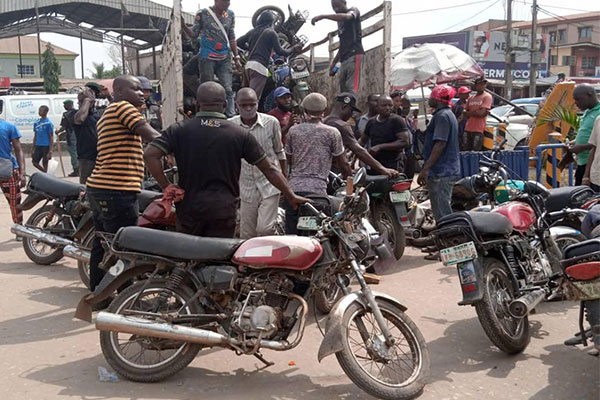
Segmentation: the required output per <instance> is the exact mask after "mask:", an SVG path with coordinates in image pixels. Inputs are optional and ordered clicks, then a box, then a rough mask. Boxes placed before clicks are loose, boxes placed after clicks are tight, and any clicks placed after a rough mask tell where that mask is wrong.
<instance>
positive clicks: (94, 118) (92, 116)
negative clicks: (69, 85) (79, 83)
mask: <svg viewBox="0 0 600 400" xmlns="http://www.w3.org/2000/svg"><path fill="white" fill-rule="evenodd" d="M77 102H78V103H79V110H78V111H77V112H76V113H75V116H74V117H73V131H74V132H75V137H76V141H77V159H78V162H79V183H81V184H82V185H85V184H86V182H87V180H88V178H89V176H90V175H91V174H92V172H93V171H94V166H95V165H96V155H97V154H98V150H97V149H96V143H97V142H98V131H97V128H96V124H97V122H98V119H99V116H98V113H97V112H96V109H95V104H96V96H95V94H94V92H93V91H92V90H91V89H89V88H85V89H84V90H83V91H82V92H81V93H79V94H78V95H77Z"/></svg>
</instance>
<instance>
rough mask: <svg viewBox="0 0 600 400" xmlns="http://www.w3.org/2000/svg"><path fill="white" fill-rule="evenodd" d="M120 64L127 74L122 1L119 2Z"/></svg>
mask: <svg viewBox="0 0 600 400" xmlns="http://www.w3.org/2000/svg"><path fill="white" fill-rule="evenodd" d="M121 65H122V69H123V75H125V74H127V71H126V70H125V44H124V43H123V3H121Z"/></svg>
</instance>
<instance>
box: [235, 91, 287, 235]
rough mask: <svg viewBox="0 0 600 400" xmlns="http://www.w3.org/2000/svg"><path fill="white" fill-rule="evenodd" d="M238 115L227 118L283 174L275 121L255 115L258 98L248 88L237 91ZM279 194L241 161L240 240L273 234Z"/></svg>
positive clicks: (277, 190) (282, 160)
mask: <svg viewBox="0 0 600 400" xmlns="http://www.w3.org/2000/svg"><path fill="white" fill-rule="evenodd" d="M236 103H237V106H238V110H239V111H240V115H238V116H235V117H233V118H231V119H230V121H231V122H233V123H234V124H236V125H239V126H241V127H242V128H244V129H247V130H248V132H250V134H251V135H252V136H254V137H255V138H256V140H257V141H258V143H259V144H260V146H261V147H262V149H263V150H264V152H265V155H266V156H267V158H268V159H269V161H270V162H271V164H273V166H274V167H275V168H277V169H279V170H280V171H282V172H283V173H284V174H285V170H286V169H285V151H283V144H282V143H281V128H280V127H279V121H277V118H275V117H273V116H271V115H267V114H263V113H259V112H257V110H258V95H257V94H256V92H255V91H254V89H252V88H242V89H240V90H239V91H238V92H237V96H236ZM280 193H281V192H280V191H279V189H277V188H276V187H275V186H273V184H271V183H270V182H269V180H268V179H267V177H266V176H265V175H264V174H263V173H262V172H261V171H260V169H258V168H257V167H255V166H254V165H250V164H249V163H248V162H247V161H245V160H242V170H241V175H240V200H241V204H240V238H242V239H250V238H252V237H255V236H266V235H272V234H274V233H275V222H277V210H278V209H279V194H280Z"/></svg>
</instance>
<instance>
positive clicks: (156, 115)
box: [137, 76, 162, 131]
mask: <svg viewBox="0 0 600 400" xmlns="http://www.w3.org/2000/svg"><path fill="white" fill-rule="evenodd" d="M137 78H138V79H139V80H140V82H141V84H142V92H144V104H143V105H142V107H141V110H140V111H141V113H142V115H143V116H144V118H145V119H146V122H148V123H149V124H150V126H151V127H153V128H154V129H156V130H157V131H160V130H161V129H162V115H161V111H160V105H159V104H158V103H157V102H155V101H154V100H153V99H152V98H151V96H152V92H153V91H154V89H153V88H152V83H151V82H150V79H148V78H146V77H145V76H138V77H137Z"/></svg>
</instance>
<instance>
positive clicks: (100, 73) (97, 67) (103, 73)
mask: <svg viewBox="0 0 600 400" xmlns="http://www.w3.org/2000/svg"><path fill="white" fill-rule="evenodd" d="M92 65H93V66H94V71H91V73H92V78H93V79H111V78H116V77H117V76H119V75H121V68H119V67H118V66H117V65H115V66H113V67H112V68H111V69H106V67H105V66H104V63H99V64H96V63H92Z"/></svg>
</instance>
